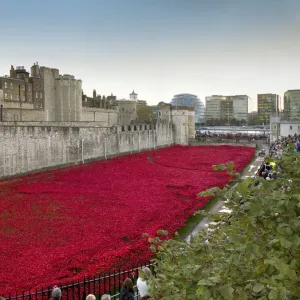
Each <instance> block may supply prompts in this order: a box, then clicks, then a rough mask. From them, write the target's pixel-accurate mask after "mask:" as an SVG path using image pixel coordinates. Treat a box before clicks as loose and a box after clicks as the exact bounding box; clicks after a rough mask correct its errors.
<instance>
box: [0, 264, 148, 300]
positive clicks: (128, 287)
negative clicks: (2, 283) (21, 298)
mask: <svg viewBox="0 0 300 300" xmlns="http://www.w3.org/2000/svg"><path fill="white" fill-rule="evenodd" d="M151 276H152V273H151V270H150V269H149V268H147V267H144V268H143V269H141V270H139V277H138V279H137V283H136V292H135V291H134V286H133V281H132V279H130V278H126V279H125V280H124V282H123V284H122V288H121V292H120V295H119V300H136V299H138V300H147V299H149V298H150V292H149V289H150V286H149V284H148V280H149V279H150V277H151ZM61 298H62V291H61V289H60V288H59V287H54V288H53V290H52V297H51V299H50V300H61ZM111 298H112V297H111V296H110V295H109V294H104V295H102V296H101V300H111ZM0 300H1V299H0ZM4 300H5V299H4ZM86 300H96V296H95V295H93V294H89V295H88V296H87V297H86Z"/></svg>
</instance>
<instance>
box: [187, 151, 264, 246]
mask: <svg viewBox="0 0 300 300" xmlns="http://www.w3.org/2000/svg"><path fill="white" fill-rule="evenodd" d="M263 149H268V146H267V145H264V146H263ZM263 161H264V157H259V156H256V158H255V160H254V161H253V162H252V163H251V164H250V165H249V166H248V167H247V168H246V169H245V170H244V171H243V173H242V179H245V178H248V177H253V176H255V173H256V172H257V170H258V168H259V167H260V166H261V164H262V162H263ZM217 212H222V213H224V212H225V213H226V212H228V213H230V210H228V208H227V207H226V206H225V205H224V202H223V201H217V202H216V204H215V205H214V206H213V207H212V208H211V209H210V210H209V213H212V214H214V213H217ZM208 224H209V220H208V218H207V217H204V218H203V219H202V220H201V221H200V222H199V223H198V224H197V226H196V227H195V228H194V229H193V231H192V232H191V233H190V234H189V235H188V236H187V237H186V238H185V239H184V240H185V241H186V242H188V243H189V241H190V239H191V236H196V235H197V234H198V232H199V231H200V230H202V229H203V228H207V227H208Z"/></svg>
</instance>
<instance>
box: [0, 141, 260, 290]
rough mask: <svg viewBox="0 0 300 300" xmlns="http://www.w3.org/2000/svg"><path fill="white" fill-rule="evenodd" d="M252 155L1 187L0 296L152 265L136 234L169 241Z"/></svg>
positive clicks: (189, 158)
mask: <svg viewBox="0 0 300 300" xmlns="http://www.w3.org/2000/svg"><path fill="white" fill-rule="evenodd" d="M253 155H254V149H253V148H246V147H230V146H214V147H213V146H201V147H184V146H174V147H170V148H165V149H159V150H156V151H148V152H143V153H140V154H134V155H127V156H122V157H118V158H114V159H110V160H106V161H96V162H92V163H88V164H85V165H80V166H74V167H69V168H65V169H59V170H54V171H47V172H41V173H36V174H32V175H28V176H23V177H20V178H14V179H9V180H3V181H0V241H1V242H0V253H1V255H0V266H1V272H0V294H1V293H5V294H7V292H10V291H11V292H14V291H16V290H19V291H20V290H22V289H25V290H28V289H30V288H40V287H41V286H48V285H52V284H59V283H62V282H64V283H65V282H69V281H72V280H76V279H79V278H80V279H81V278H83V276H85V275H87V276H88V275H95V274H96V273H99V272H100V271H101V272H102V271H107V270H109V269H110V268H118V267H120V266H126V265H127V266H132V265H135V264H137V263H139V262H144V261H147V260H148V259H149V258H150V257H151V255H152V254H151V252H150V251H149V245H148V242H147V240H146V239H145V238H142V234H143V233H149V234H150V235H153V234H154V233H155V232H156V230H158V229H165V230H168V231H169V232H170V233H174V232H175V231H176V230H178V229H179V228H180V227H181V226H182V225H183V224H184V223H185V221H186V220H187V218H188V216H190V215H191V214H193V213H194V212H195V211H197V210H198V209H199V208H201V207H202V206H203V205H204V204H205V203H206V202H207V201H208V199H204V198H202V199H201V198H199V197H197V194H198V193H199V192H201V191H203V190H205V189H207V188H211V187H214V186H224V185H225V184H226V183H227V182H228V180H229V179H230V178H229V176H228V175H227V174H225V173H219V172H214V171H213V170H212V168H211V166H212V165H213V164H219V163H225V162H229V161H234V162H235V165H236V169H237V171H241V170H242V168H243V167H244V166H245V165H246V164H247V163H249V162H250V161H251V159H252V157H253Z"/></svg>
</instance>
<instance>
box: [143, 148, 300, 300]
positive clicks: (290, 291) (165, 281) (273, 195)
mask: <svg viewBox="0 0 300 300" xmlns="http://www.w3.org/2000/svg"><path fill="white" fill-rule="evenodd" d="M277 163H278V164H279V165H280V168H281V171H280V178H279V179H277V180H275V181H266V180H263V179H252V178H248V179H246V180H243V181H241V180H238V184H237V185H236V187H235V188H234V189H232V188H230V187H229V186H226V187H225V189H223V190H222V191H220V190H218V189H216V188H214V189H211V190H209V191H206V192H204V193H201V194H200V196H213V195H215V196H217V197H219V198H221V199H226V201H227V203H226V205H227V207H228V208H229V209H230V210H232V213H231V215H230V217H228V214H215V215H210V218H211V220H212V221H214V223H212V224H211V225H210V226H209V229H210V230H209V231H207V230H203V231H202V232H200V234H199V236H197V237H196V238H193V239H191V242H190V244H187V243H185V242H183V241H177V240H168V241H165V242H163V239H162V238H160V236H159V235H161V234H163V235H165V234H166V233H165V232H163V231H159V232H158V233H159V235H158V236H157V237H155V238H152V239H149V241H150V242H151V243H152V246H151V248H152V250H153V251H155V252H156V253H157V257H156V259H155V260H154V261H155V270H156V277H155V278H153V279H152V280H151V290H152V293H153V295H154V296H155V297H156V299H174V300H176V299H178V300H179V299H185V300H189V299H200V300H202V299H203V300H210V299H212V300H218V299H227V300H231V299H260V300H267V299H270V300H272V299H276V300H281V299H300V237H299V235H300V204H299V203H300V176H299V175H300V160H299V159H298V157H297V154H294V153H292V152H290V153H289V154H288V155H286V156H285V157H284V160H282V161H277ZM215 168H216V169H221V170H224V169H225V168H226V166H224V165H223V166H217V167H215ZM227 169H229V171H230V172H232V171H233V168H232V164H228V165H227ZM257 183H259V184H257Z"/></svg>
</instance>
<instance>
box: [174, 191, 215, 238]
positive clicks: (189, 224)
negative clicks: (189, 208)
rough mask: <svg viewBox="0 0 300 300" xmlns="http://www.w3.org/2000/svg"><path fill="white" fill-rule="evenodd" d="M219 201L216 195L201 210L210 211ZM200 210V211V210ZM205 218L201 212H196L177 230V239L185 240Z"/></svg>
mask: <svg viewBox="0 0 300 300" xmlns="http://www.w3.org/2000/svg"><path fill="white" fill-rule="evenodd" d="M217 202H218V198H217V197H214V198H212V199H211V200H210V201H209V202H208V203H206V205H204V206H203V207H202V208H201V209H200V210H199V211H207V212H209V211H210V210H211V209H212V208H213V207H214V205H215V204H216V203H217ZM199 211H198V212H199ZM202 219H203V216H202V215H201V214H197V213H196V214H194V215H191V216H190V217H189V218H188V219H187V221H186V222H185V224H184V225H183V226H182V227H181V228H180V229H179V230H178V231H177V233H178V236H177V237H175V239H176V240H184V239H185V238H186V237H187V236H188V235H189V234H190V233H191V232H192V231H193V229H194V228H195V227H196V226H197V224H198V223H199V222H201V221H202Z"/></svg>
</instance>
